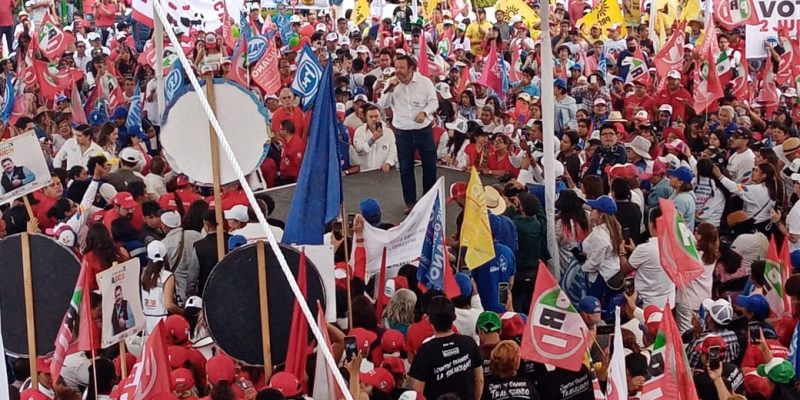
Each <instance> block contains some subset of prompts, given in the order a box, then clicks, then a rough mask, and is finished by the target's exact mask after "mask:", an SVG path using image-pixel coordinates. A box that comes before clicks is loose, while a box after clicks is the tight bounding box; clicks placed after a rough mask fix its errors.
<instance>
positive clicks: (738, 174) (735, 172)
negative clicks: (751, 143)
mask: <svg viewBox="0 0 800 400" xmlns="http://www.w3.org/2000/svg"><path fill="white" fill-rule="evenodd" d="M755 162H756V155H755V153H753V150H750V149H747V150H745V151H743V152H741V153H733V154H731V157H730V158H729V159H728V172H730V173H731V179H733V180H734V181H735V182H736V183H750V178H751V177H752V176H753V166H754V165H755Z"/></svg>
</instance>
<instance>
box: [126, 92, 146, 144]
mask: <svg viewBox="0 0 800 400" xmlns="http://www.w3.org/2000/svg"><path fill="white" fill-rule="evenodd" d="M125 130H127V131H128V136H136V137H138V138H140V139H143V140H145V139H147V137H146V136H145V135H144V132H142V90H141V89H140V88H139V85H138V84H137V85H136V91H134V92H133V97H131V106H130V108H129V109H128V118H126V119H125Z"/></svg>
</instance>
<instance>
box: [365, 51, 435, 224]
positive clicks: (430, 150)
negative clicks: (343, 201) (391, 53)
mask: <svg viewBox="0 0 800 400" xmlns="http://www.w3.org/2000/svg"><path fill="white" fill-rule="evenodd" d="M394 67H395V70H396V74H397V76H396V77H394V78H392V79H390V80H389V81H388V83H387V87H386V88H384V89H383V92H382V93H381V96H380V99H379V100H378V106H379V107H380V108H383V109H386V108H391V109H392V125H394V127H395V130H396V141H397V158H398V161H399V165H400V182H401V184H402V186H403V199H404V201H405V203H406V210H405V212H406V213H409V212H411V208H412V207H413V206H414V204H415V203H416V202H417V182H416V177H415V176H414V152H415V151H417V150H418V151H419V154H420V156H421V158H422V190H423V192H427V191H428V190H429V189H430V188H432V187H433V185H434V184H435V183H436V145H434V143H433V128H432V127H431V125H432V123H433V117H434V116H435V114H436V110H437V109H438V108H439V99H438V98H437V97H436V89H435V88H434V87H433V82H431V80H430V79H428V78H427V77H425V76H422V75H421V74H420V73H418V72H416V69H417V64H416V62H415V61H414V59H413V58H411V57H409V56H406V55H401V56H398V57H397V59H396V60H395V63H394Z"/></svg>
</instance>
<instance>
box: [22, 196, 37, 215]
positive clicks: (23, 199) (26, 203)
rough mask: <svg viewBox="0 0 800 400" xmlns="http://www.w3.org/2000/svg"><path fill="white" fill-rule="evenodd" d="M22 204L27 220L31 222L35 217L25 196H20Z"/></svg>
mask: <svg viewBox="0 0 800 400" xmlns="http://www.w3.org/2000/svg"><path fill="white" fill-rule="evenodd" d="M22 202H23V203H24V204H25V210H27V211H28V220H29V221H33V218H35V217H36V215H35V214H34V213H33V208H32V207H31V202H30V200H28V195H27V194H26V195H25V196H22Z"/></svg>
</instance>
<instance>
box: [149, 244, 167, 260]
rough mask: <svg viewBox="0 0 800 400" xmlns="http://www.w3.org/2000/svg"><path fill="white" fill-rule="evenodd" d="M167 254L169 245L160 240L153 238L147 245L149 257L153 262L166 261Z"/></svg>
mask: <svg viewBox="0 0 800 400" xmlns="http://www.w3.org/2000/svg"><path fill="white" fill-rule="evenodd" d="M166 256H167V246H164V243H163V242H161V241H160V240H153V241H152V242H150V244H148V245H147V258H149V259H150V261H153V262H159V261H164V257H166Z"/></svg>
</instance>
